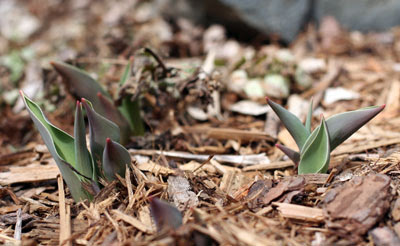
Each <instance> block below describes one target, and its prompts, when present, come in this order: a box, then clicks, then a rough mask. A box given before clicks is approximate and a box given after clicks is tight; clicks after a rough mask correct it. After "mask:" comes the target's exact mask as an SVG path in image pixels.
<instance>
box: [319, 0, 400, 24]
mask: <svg viewBox="0 0 400 246" xmlns="http://www.w3.org/2000/svg"><path fill="white" fill-rule="evenodd" d="M399 12H400V2H399V1H398V0H384V1H381V0H368V1H367V0H352V1H348V0H336V1H331V0H319V1H315V6H314V13H313V16H314V17H315V19H316V20H317V22H318V23H319V22H321V21H322V19H323V17H324V16H334V17H335V18H336V19H337V20H338V22H339V23H340V24H341V25H342V26H343V27H345V28H347V29H349V30H359V31H363V32H366V31H383V30H387V29H389V28H391V27H393V26H396V25H399V24H400V15H399Z"/></svg>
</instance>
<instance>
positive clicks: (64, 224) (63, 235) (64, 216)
mask: <svg viewBox="0 0 400 246" xmlns="http://www.w3.org/2000/svg"><path fill="white" fill-rule="evenodd" d="M57 182H58V197H59V209H60V244H61V245H65V246H71V245H72V244H71V241H70V240H69V239H70V238H71V205H69V204H67V203H66V202H65V192H64V181H63V179H62V176H61V175H60V176H58V178H57Z"/></svg>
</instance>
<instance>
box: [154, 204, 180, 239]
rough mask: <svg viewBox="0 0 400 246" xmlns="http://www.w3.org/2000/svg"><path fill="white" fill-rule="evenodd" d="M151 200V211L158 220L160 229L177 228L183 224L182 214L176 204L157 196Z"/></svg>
mask: <svg viewBox="0 0 400 246" xmlns="http://www.w3.org/2000/svg"><path fill="white" fill-rule="evenodd" d="M149 200H150V212H151V215H152V216H153V219H154V221H155V222H156V226H157V230H158V231H162V230H165V229H177V228H179V227H180V226H181V225H182V214H181V212H180V211H179V210H178V209H177V208H176V207H175V206H172V205H171V204H169V203H167V202H165V201H162V200H160V199H158V198H156V197H154V198H150V199H149Z"/></svg>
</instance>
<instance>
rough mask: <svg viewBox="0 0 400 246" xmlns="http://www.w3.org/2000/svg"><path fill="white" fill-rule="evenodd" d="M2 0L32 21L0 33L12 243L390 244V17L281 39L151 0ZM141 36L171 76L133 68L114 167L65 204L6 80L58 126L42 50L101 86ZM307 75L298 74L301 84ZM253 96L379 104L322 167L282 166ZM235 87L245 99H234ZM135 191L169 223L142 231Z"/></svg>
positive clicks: (5, 209)
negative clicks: (135, 95) (130, 109)
mask: <svg viewBox="0 0 400 246" xmlns="http://www.w3.org/2000/svg"><path fill="white" fill-rule="evenodd" d="M4 2H10V3H9V5H10V6H11V10H9V12H10V11H11V12H12V11H15V12H17V13H19V16H23V17H24V18H25V17H26V18H33V19H34V21H33V20H32V19H28V20H24V18H22V17H21V18H19V19H16V20H9V21H10V22H9V23H15V22H16V23H19V22H22V21H28V22H29V23H36V26H33V27H32V26H31V27H30V28H31V29H32V30H33V31H32V32H31V33H30V35H27V36H26V37H25V36H24V35H21V33H22V34H26V33H29V32H30V30H26V29H24V30H18V29H17V28H14V31H15V32H16V34H15V33H14V34H12V35H11V34H10V36H6V35H4V33H2V34H3V36H0V54H3V55H2V56H1V60H0V61H1V63H0V79H1V80H0V81H1V86H0V91H1V99H0V100H1V117H0V144H1V148H0V185H1V186H0V196H1V201H0V242H2V243H6V244H8V245H18V244H20V243H21V241H19V240H17V239H18V238H19V237H22V242H23V244H24V245H25V244H26V245H35V244H40V245H57V244H58V243H59V242H60V240H61V241H63V242H64V245H68V244H71V243H73V244H77V245H80V244H83V245H121V244H122V243H126V245H130V244H132V245H213V244H214V245H218V244H222V245H354V244H357V245H373V244H374V243H375V244H376V245H398V244H399V236H400V223H399V221H400V197H399V178H398V177H399V175H400V169H399V165H400V163H399V162H400V152H399V144H400V80H399V76H400V61H399V59H400V32H399V30H398V29H393V30H390V31H388V32H385V33H378V34H360V33H356V32H353V33H348V32H346V31H344V30H342V29H341V28H340V27H339V26H338V25H337V24H336V22H335V21H334V20H332V19H327V21H326V22H325V23H323V24H322V25H321V27H319V29H316V28H313V27H310V28H309V29H308V30H306V31H305V32H304V33H303V34H302V35H301V36H300V37H299V38H298V39H297V41H296V42H294V43H293V44H292V45H291V46H290V47H286V48H284V47H281V46H279V45H278V44H268V45H267V44H260V43H257V42H254V43H252V44H243V43H240V42H238V41H236V40H232V39H229V37H227V36H226V35H225V33H224V29H223V27H219V26H213V27H210V28H208V29H205V28H202V27H197V26H193V25H191V24H190V23H189V22H187V21H185V20H169V22H167V21H166V20H163V19H162V18H160V16H159V15H157V14H155V13H153V6H152V2H151V1H150V2H140V3H135V1H120V3H119V4H118V5H116V4H111V2H108V1H90V0H88V1H69V3H64V2H63V3H55V2H54V1H40V3H39V1H29V3H27V2H24V1H15V2H16V5H12V4H11V2H14V1H4ZM2 4H3V3H2ZM2 8H5V7H4V6H2ZM61 10H63V11H61ZM18 11H20V12H18ZM4 19H6V18H4ZM11 21H15V22H11ZM4 23H5V21H3V22H2V23H1V26H0V27H1V28H2V29H1V31H2V32H6V31H7V30H6V31H4V30H5V29H4V25H5V24H4ZM9 23H8V24H9ZM14 25H15V26H16V27H17V26H18V25H17V24H14ZM25 26H26V25H25ZM8 31H9V30H8ZM143 47H149V48H150V49H151V50H153V51H154V52H155V53H156V54H157V55H158V57H160V58H161V60H162V63H163V64H164V65H165V66H167V67H174V68H179V69H178V70H177V71H178V72H177V74H178V76H177V77H175V78H165V77H162V76H161V77H160V80H159V81H153V80H152V79H148V80H147V81H145V82H146V83H148V84H147V85H148V87H146V88H147V89H146V90H141V91H140V92H141V100H142V106H143V119H144V120H145V122H146V129H147V133H146V135H145V136H144V137H133V138H132V139H131V141H130V143H129V144H128V145H127V146H128V147H129V149H130V150H129V151H130V153H131V155H132V157H133V158H134V160H135V161H133V162H132V165H131V168H130V169H129V172H128V173H127V175H126V177H125V178H124V179H121V180H120V182H114V183H111V184H108V185H107V186H106V187H105V188H104V190H103V191H102V192H101V193H100V194H99V195H98V196H97V197H96V199H95V201H94V203H87V202H86V203H79V204H76V203H74V202H73V200H72V199H71V197H70V195H69V191H68V188H67V187H65V190H64V188H63V185H62V182H60V181H61V180H58V181H57V175H58V169H57V166H56V165H55V162H54V161H53V159H52V158H51V156H50V154H49V153H48V151H47V149H46V147H45V146H44V145H43V141H42V140H41V138H40V135H39V134H38V133H37V131H36V130H35V129H34V127H33V124H32V121H31V120H30V118H29V116H28V114H27V112H26V110H24V108H23V107H22V106H21V104H20V103H21V102H18V100H17V95H18V93H17V91H18V90H19V89H22V90H24V91H25V93H26V94H27V95H29V96H30V97H32V98H34V100H35V101H37V102H39V103H40V105H41V106H42V108H44V110H45V112H46V115H47V116H48V118H49V119H50V120H51V121H52V122H53V123H54V124H55V125H57V126H59V127H60V128H62V129H64V130H66V131H67V132H70V133H72V132H73V107H74V103H75V100H74V98H73V96H72V95H71V94H70V93H69V90H67V89H66V87H65V84H64V83H62V80H61V78H60V77H59V76H58V75H57V74H56V73H55V71H53V69H52V68H51V67H50V66H49V61H51V60H63V61H67V62H70V63H72V64H75V65H77V66H80V67H81V68H84V69H86V70H87V71H89V72H90V73H91V74H92V75H94V76H95V77H96V78H97V79H98V80H99V81H100V82H101V83H102V84H103V85H104V86H105V87H106V88H107V89H108V90H109V91H110V92H111V93H114V94H115V93H116V89H115V84H116V83H117V82H118V79H119V77H120V76H121V74H122V71H123V69H124V65H126V64H127V63H128V61H129V59H130V57H133V58H134V59H135V61H137V60H139V61H138V62H137V65H136V66H138V67H140V66H144V64H146V63H145V62H146V61H144V62H143V63H141V62H140V59H138V56H137V52H138V51H140V49H141V48H143ZM238 70H240V71H238ZM243 71H245V73H246V74H247V77H246V76H244V75H243V74H244V72H243ZM299 71H300V72H301V73H300V72H299ZM267 74H279V75H282V76H284V77H285V78H286V79H287V81H289V84H288V86H289V87H285V86H287V85H281V86H278V87H274V86H272V85H271V84H268V83H265V82H262V81H263V80H264V76H265V75H267ZM165 82H166V83H167V84H169V85H171V86H170V87H169V88H170V89H165V86H164V87H163V86H162V85H161V84H162V83H165ZM308 82H311V83H312V86H311V87H307V86H304V84H307V83H308ZM143 83H144V82H143ZM149 84H150V85H151V86H149ZM249 84H250V86H249ZM264 88H266V89H265V92H264V90H263V89H264ZM334 88H336V89H338V88H339V89H340V88H341V89H342V90H340V91H335V90H332V89H334ZM133 89H135V88H133ZM288 89H290V90H289V91H290V93H289V95H285V94H286V93H287V91H288ZM136 90H137V88H136ZM265 96H269V97H270V98H272V99H273V100H274V101H276V102H279V103H281V104H282V105H285V106H286V107H287V108H289V109H290V110H291V111H292V112H294V113H295V114H296V115H299V117H304V114H305V113H306V112H307V110H308V109H307V105H308V101H309V100H310V98H311V97H313V98H314V105H315V117H314V118H313V126H314V127H315V126H316V125H317V124H318V122H319V119H320V118H319V115H320V114H321V113H323V114H324V115H325V117H329V116H330V115H333V114H336V113H339V112H344V111H348V110H355V109H358V108H361V107H366V106H371V105H382V104H386V108H385V110H384V111H383V112H382V113H381V114H380V115H378V116H377V117H376V118H375V119H373V120H372V121H371V122H370V123H368V124H367V125H366V126H365V127H363V128H362V129H360V130H359V131H358V132H357V133H356V134H354V135H353V136H352V137H351V138H350V139H349V140H347V141H346V142H345V143H343V144H342V145H341V146H339V147H338V148H337V149H336V150H335V151H334V152H333V153H332V155H331V162H330V168H329V171H328V174H315V175H303V176H298V175H297V171H296V169H295V167H294V165H293V164H292V163H291V162H290V161H288V160H287V159H286V158H285V157H284V155H283V154H282V153H281V152H280V151H279V150H278V149H277V148H276V147H275V144H276V143H283V144H285V145H288V146H293V144H294V142H293V140H292V139H291V137H290V136H289V135H288V133H287V132H286V130H284V128H283V127H282V126H281V125H279V120H277V119H276V117H275V116H274V114H273V113H272V112H271V110H270V109H268V107H265V105H266V102H265V100H264V97H265ZM243 100H250V101H251V102H253V103H257V104H255V105H254V104H250V105H248V104H246V105H245V106H243V105H237V104H236V103H238V102H240V101H243ZM245 103H249V102H248V101H247V102H245ZM206 112H208V114H207V113H206ZM224 155H229V156H228V157H229V158H227V157H226V156H224ZM211 157H212V158H211ZM250 157H252V158H250ZM64 195H65V196H66V198H65V199H64ZM151 196H159V197H161V198H162V199H165V200H168V201H170V202H171V203H172V204H175V206H177V207H178V208H179V209H180V210H181V211H182V214H183V220H184V225H183V226H181V227H180V228H179V229H178V230H174V231H171V230H164V231H159V232H157V231H156V228H155V225H154V222H153V220H152V218H151V215H150V211H149V202H148V198H149V197H151ZM19 209H20V210H19ZM18 210H19V211H20V212H19V213H18V214H17V211H18ZM69 228H71V229H69ZM14 238H17V239H14ZM385 243H388V244H385Z"/></svg>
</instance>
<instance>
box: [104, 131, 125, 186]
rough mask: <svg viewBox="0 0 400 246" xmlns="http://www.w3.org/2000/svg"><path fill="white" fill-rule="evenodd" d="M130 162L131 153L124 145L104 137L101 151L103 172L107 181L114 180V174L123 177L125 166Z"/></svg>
mask: <svg viewBox="0 0 400 246" xmlns="http://www.w3.org/2000/svg"><path fill="white" fill-rule="evenodd" d="M130 163H131V155H130V154H129V152H128V150H126V149H125V147H124V146H122V145H120V144H119V143H117V142H114V141H112V140H111V139H109V138H107V139H106V147H105V148H104V153H103V163H102V164H103V172H104V176H105V177H106V179H107V180H108V181H112V180H114V179H115V178H116V177H115V174H119V175H120V176H121V177H125V171H126V166H127V165H129V164H130Z"/></svg>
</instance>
